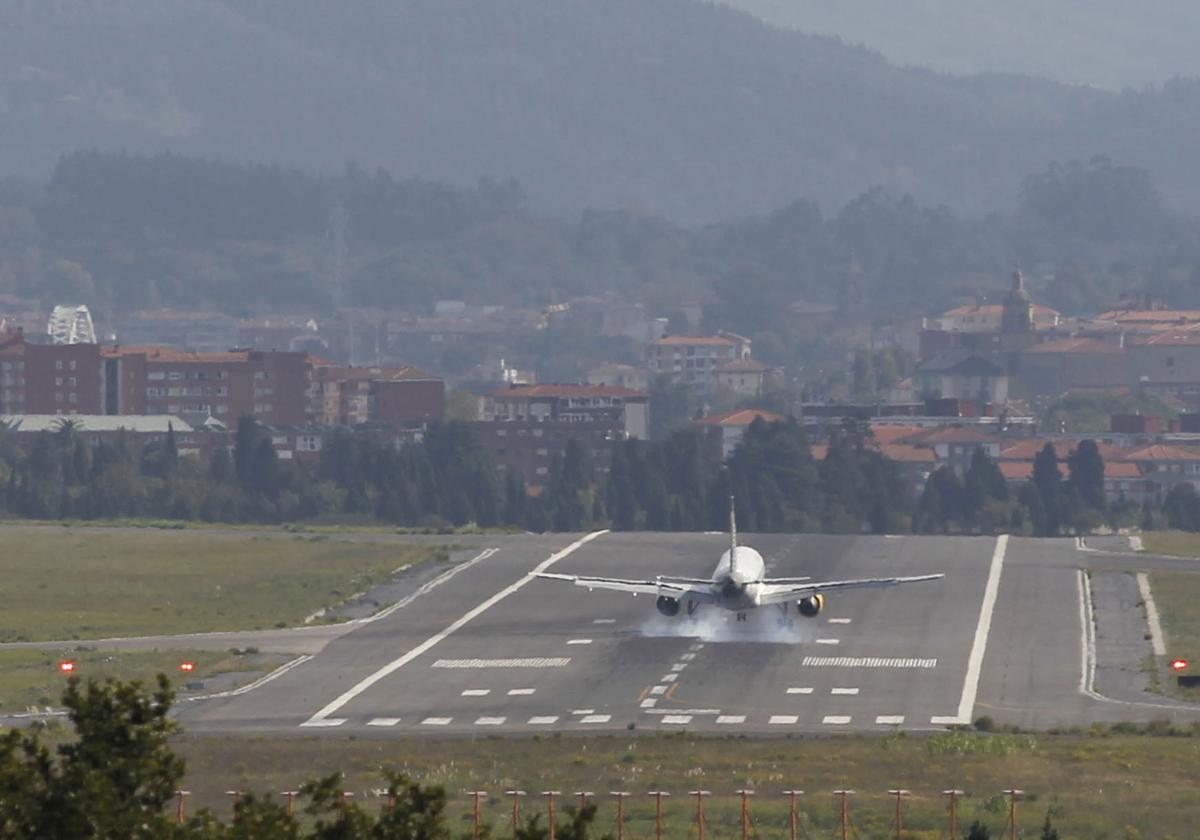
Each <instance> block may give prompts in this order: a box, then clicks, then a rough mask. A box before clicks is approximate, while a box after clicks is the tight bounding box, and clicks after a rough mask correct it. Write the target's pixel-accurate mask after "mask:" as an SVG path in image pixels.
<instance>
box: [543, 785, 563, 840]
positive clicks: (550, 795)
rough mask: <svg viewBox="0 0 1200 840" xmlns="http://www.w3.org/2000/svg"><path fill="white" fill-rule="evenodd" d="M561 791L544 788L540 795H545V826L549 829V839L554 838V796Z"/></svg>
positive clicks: (552, 839)
mask: <svg viewBox="0 0 1200 840" xmlns="http://www.w3.org/2000/svg"><path fill="white" fill-rule="evenodd" d="M559 793H561V791H557V790H544V791H542V796H544V797H546V803H547V805H546V828H547V829H548V830H549V832H550V834H549V840H554V797H556V796H558V795H559Z"/></svg>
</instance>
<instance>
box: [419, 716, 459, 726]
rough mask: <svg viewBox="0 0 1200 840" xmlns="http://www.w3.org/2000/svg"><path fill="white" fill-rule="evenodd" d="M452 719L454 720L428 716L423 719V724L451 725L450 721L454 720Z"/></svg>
mask: <svg viewBox="0 0 1200 840" xmlns="http://www.w3.org/2000/svg"><path fill="white" fill-rule="evenodd" d="M452 720H454V718H447V717H427V718H425V720H423V721H421V725H422V726H449V725H450V721H452Z"/></svg>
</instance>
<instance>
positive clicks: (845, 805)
mask: <svg viewBox="0 0 1200 840" xmlns="http://www.w3.org/2000/svg"><path fill="white" fill-rule="evenodd" d="M833 795H834V796H837V797H840V798H841V800H842V840H850V797H851V796H853V795H854V791H852V790H835V791H834V792H833Z"/></svg>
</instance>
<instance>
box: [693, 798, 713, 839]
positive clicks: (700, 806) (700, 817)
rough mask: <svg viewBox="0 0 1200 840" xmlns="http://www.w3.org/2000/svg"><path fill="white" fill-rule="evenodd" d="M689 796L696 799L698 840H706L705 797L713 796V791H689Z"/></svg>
mask: <svg viewBox="0 0 1200 840" xmlns="http://www.w3.org/2000/svg"><path fill="white" fill-rule="evenodd" d="M688 796H694V797H696V840H704V797H706V796H712V791H711V790H689V791H688Z"/></svg>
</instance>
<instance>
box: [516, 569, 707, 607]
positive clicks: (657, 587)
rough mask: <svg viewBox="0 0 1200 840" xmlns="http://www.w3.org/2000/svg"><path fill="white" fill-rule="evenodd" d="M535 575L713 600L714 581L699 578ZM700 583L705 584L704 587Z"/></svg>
mask: <svg viewBox="0 0 1200 840" xmlns="http://www.w3.org/2000/svg"><path fill="white" fill-rule="evenodd" d="M534 577H540V578H544V579H546V580H563V581H567V582H568V583H573V584H575V585H576V586H585V587H587V588H588V589H612V590H615V591H617V592H630V593H632V594H634V595H655V596H659V595H665V596H666V597H668V598H688V599H690V600H692V601H700V602H703V603H710V602H711V601H712V600H713V595H712V589H711V588H710V587H711V586H712V581H707V580H699V579H696V580H695V581H689V582H680V581H677V580H670V579H668V578H660V579H658V580H628V579H625V578H606V577H594V576H591V575H559V574H554V573H553V572H540V573H538V574H537V575H534ZM698 584H703V587H701V586H699V585H698Z"/></svg>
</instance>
